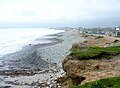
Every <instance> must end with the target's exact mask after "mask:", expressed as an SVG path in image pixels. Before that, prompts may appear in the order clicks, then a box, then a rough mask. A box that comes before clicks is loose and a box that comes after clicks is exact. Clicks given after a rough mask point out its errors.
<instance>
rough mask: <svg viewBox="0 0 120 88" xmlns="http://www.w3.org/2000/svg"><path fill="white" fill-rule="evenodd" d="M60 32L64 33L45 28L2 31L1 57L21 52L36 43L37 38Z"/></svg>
mask: <svg viewBox="0 0 120 88" xmlns="http://www.w3.org/2000/svg"><path fill="white" fill-rule="evenodd" d="M59 32H64V31H63V30H54V29H45V28H8V29H0V57H1V56H3V55H5V54H8V53H13V52H16V51H18V50H21V49H22V47H23V46H25V45H28V44H31V43H34V42H33V41H34V40H35V39H36V38H40V37H42V36H45V35H50V34H56V33H59ZM43 42H45V41H39V43H43ZM37 43H38V42H37Z"/></svg>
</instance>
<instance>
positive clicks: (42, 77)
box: [0, 30, 86, 88]
mask: <svg viewBox="0 0 120 88" xmlns="http://www.w3.org/2000/svg"><path fill="white" fill-rule="evenodd" d="M46 37H47V36H46ZM48 37H49V38H46V39H47V40H49V41H51V42H50V43H44V44H39V43H38V44H29V45H27V46H25V47H23V49H22V50H20V51H18V52H15V53H12V54H8V55H5V56H3V57H2V58H1V60H3V59H4V60H3V61H2V63H1V64H0V88H52V87H53V86H54V87H53V88H55V87H56V88H58V87H59V88H60V85H59V84H56V82H55V79H57V78H58V77H61V76H62V75H64V71H63V70H62V61H63V59H64V58H65V57H66V56H67V55H69V53H70V49H71V47H72V45H73V44H74V43H76V42H83V41H85V40H86V39H85V38H84V37H82V35H81V34H80V33H79V32H78V31H77V30H67V31H66V32H62V33H58V34H54V35H48ZM50 37H51V38H50Z"/></svg>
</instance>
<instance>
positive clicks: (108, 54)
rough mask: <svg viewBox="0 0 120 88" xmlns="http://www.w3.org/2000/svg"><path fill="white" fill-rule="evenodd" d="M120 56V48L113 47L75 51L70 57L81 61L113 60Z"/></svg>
mask: <svg viewBox="0 0 120 88" xmlns="http://www.w3.org/2000/svg"><path fill="white" fill-rule="evenodd" d="M118 54H120V46H113V47H106V48H104V47H88V48H86V49H83V50H73V51H72V52H71V53H70V55H71V56H72V57H73V58H77V59H80V60H86V59H103V58H104V59H111V58H112V57H113V56H115V55H118Z"/></svg>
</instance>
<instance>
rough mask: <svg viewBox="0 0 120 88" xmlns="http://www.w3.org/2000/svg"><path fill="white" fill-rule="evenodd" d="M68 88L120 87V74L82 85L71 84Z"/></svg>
mask: <svg viewBox="0 0 120 88" xmlns="http://www.w3.org/2000/svg"><path fill="white" fill-rule="evenodd" d="M69 88H120V76H119V77H111V78H105V79H100V80H97V81H93V82H88V83H85V84H83V85H80V84H79V85H77V86H71V87H69Z"/></svg>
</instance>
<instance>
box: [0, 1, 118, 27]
mask: <svg viewBox="0 0 120 88" xmlns="http://www.w3.org/2000/svg"><path fill="white" fill-rule="evenodd" d="M119 18H120V1H119V0H0V22H11V23H12V22H13V23H14V22H18V23H25V22H31V23H34V22H35V23H36V22H37V23H53V24H54V23H57V24H70V25H71V24H75V23H76V24H78V23H80V24H85V23H86V24H88V23H90V22H91V23H97V22H98V23H102V22H103V23H104V24H105V22H106V23H109V22H110V21H111V23H112V22H119V21H118V19H119ZM106 20H109V21H106Z"/></svg>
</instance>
